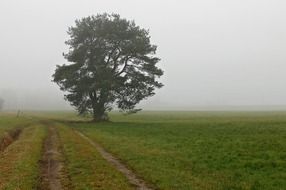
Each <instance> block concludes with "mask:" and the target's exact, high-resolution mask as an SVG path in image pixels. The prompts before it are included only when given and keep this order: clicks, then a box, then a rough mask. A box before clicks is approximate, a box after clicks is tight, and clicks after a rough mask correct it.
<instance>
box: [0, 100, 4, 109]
mask: <svg viewBox="0 0 286 190" xmlns="http://www.w3.org/2000/svg"><path fill="white" fill-rule="evenodd" d="M3 107H4V100H3V99H2V98H0V111H1V110H2V109H3Z"/></svg>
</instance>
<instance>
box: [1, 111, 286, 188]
mask: <svg viewBox="0 0 286 190" xmlns="http://www.w3.org/2000/svg"><path fill="white" fill-rule="evenodd" d="M0 116H1V120H0V137H1V134H2V136H3V134H5V133H7V131H11V130H13V129H15V128H17V127H20V128H21V129H22V130H21V133H20V135H19V137H18V138H17V139H15V140H14V141H13V142H12V143H11V144H9V145H8V146H7V147H6V148H5V149H4V150H2V151H0V171H1V172H0V189H8V190H9V189H35V188H36V189H53V188H52V187H55V186H56V187H61V188H62V189H110V190H112V189H116V190H117V189H118V190H119V189H124V190H126V189H135V186H132V185H131V183H130V180H129V179H128V178H127V177H126V174H124V173H121V172H120V170H119V169H118V168H117V167H115V166H114V165H113V164H111V163H110V161H107V160H105V158H106V157H103V156H102V155H101V154H102V152H101V151H98V148H97V147H96V146H93V145H92V143H91V142H90V141H89V140H91V141H92V142H95V144H99V145H100V146H101V147H103V148H104V149H105V151H107V152H109V153H111V154H113V157H115V158H117V160H118V161H119V162H121V163H122V164H123V165H125V166H124V167H126V168H128V169H129V170H132V171H133V173H135V174H136V176H137V177H138V179H140V180H142V181H144V183H145V184H147V186H149V187H153V189H164V190H171V189H180V190H181V189H182V190H184V189H186V190H189V189H194V190H207V189H211V190H229V189H233V190H238V189H241V190H255V189H259V190H281V189H283V188H284V187H286V180H285V179H286V147H285V144H286V112H257V113H255V112H240V113H239V112H142V113H140V114H137V115H129V116H122V115H120V114H117V113H113V114H112V115H111V119H112V122H103V123H91V122H87V121H86V120H80V118H78V117H76V116H75V115H74V114H73V113H58V112H55V113H52V112H51V113H47V112H46V113H44V112H42V113H26V114H24V115H22V116H21V117H19V118H16V117H15V115H9V114H8V115H7V114H6V115H3V114H2V115H0ZM21 126H22V127H21ZM78 132H81V133H82V134H84V135H85V136H86V137H88V138H89V140H87V139H85V138H83V137H82V136H81V135H80V134H79V133H78ZM49 160H50V161H49ZM43 176H44V177H43ZM55 176H58V177H55ZM43 179H44V181H43ZM53 180H54V181H53ZM40 182H42V183H40Z"/></svg>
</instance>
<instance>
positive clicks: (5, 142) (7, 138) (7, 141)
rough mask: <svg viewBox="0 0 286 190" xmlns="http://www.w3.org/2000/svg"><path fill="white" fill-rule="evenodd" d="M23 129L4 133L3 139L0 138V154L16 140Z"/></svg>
mask: <svg viewBox="0 0 286 190" xmlns="http://www.w3.org/2000/svg"><path fill="white" fill-rule="evenodd" d="M22 130H23V129H21V128H16V129H13V130H10V131H8V132H5V133H4V135H3V137H2V138H0V152H2V151H4V150H5V149H6V148H7V147H8V146H9V145H11V144H12V143H13V142H14V141H16V140H17V139H18V137H19V136H20V134H21V132H22Z"/></svg>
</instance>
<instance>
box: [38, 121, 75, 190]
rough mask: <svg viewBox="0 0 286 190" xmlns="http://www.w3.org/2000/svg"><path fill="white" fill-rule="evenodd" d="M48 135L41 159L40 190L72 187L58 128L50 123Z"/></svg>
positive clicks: (60, 189)
mask: <svg viewBox="0 0 286 190" xmlns="http://www.w3.org/2000/svg"><path fill="white" fill-rule="evenodd" d="M46 125H49V126H48V136H47V137H46V140H45V142H44V147H43V155H42V160H41V161H40V183H39V186H38V189H39V190H62V189H71V183H70V180H69V178H68V177H67V175H66V172H65V168H64V156H63V153H62V147H61V142H60V139H59V135H58V132H57V129H56V128H55V127H54V126H51V125H50V124H46Z"/></svg>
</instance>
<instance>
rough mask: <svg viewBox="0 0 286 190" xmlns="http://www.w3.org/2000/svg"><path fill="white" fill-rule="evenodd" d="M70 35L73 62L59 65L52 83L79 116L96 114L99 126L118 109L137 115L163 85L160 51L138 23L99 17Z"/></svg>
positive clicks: (68, 57)
mask: <svg viewBox="0 0 286 190" xmlns="http://www.w3.org/2000/svg"><path fill="white" fill-rule="evenodd" d="M68 35H69V37H70V38H69V40H67V41H66V44H67V45H68V46H69V51H68V52H67V53H64V57H65V59H66V60H67V61H68V62H70V63H69V64H64V65H61V66H59V65H58V66H57V68H56V70H55V73H54V75H53V81H54V82H55V83H57V84H58V85H59V86H60V89H61V90H63V91H65V92H66V94H65V99H66V100H68V101H69V102H70V103H71V105H72V106H74V107H75V108H76V109H77V110H78V112H79V113H80V114H86V113H92V114H93V119H94V120H96V121H99V120H106V119H108V117H107V112H108V111H110V110H111V109H112V108H114V107H117V108H119V109H120V110H121V111H123V112H126V113H135V112H137V111H138V109H136V108H135V106H136V105H137V104H138V103H139V102H140V101H141V100H143V99H145V98H147V97H150V96H152V95H154V94H155V93H154V91H155V89H156V88H161V87H162V86H163V84H162V83H160V82H158V80H157V79H158V78H159V77H160V76H161V75H163V71H162V70H161V69H160V68H158V67H157V65H156V64H157V63H158V62H159V61H160V59H159V58H158V57H156V56H155V54H156V49H157V46H156V45H153V44H151V43H150V35H149V31H148V30H145V29H143V28H140V27H139V26H137V25H136V24H135V22H134V21H129V20H126V19H123V18H121V17H120V15H118V14H107V13H104V14H98V15H96V16H89V17H86V18H82V19H80V20H76V21H75V26H72V27H70V28H69V30H68Z"/></svg>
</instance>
